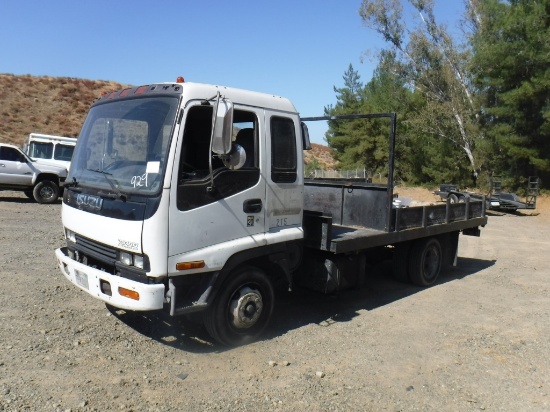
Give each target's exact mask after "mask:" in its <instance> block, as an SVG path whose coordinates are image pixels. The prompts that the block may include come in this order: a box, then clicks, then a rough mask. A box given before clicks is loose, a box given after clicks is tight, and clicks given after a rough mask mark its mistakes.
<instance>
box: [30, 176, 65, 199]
mask: <svg viewBox="0 0 550 412" xmlns="http://www.w3.org/2000/svg"><path fill="white" fill-rule="evenodd" d="M32 193H33V197H34V200H36V201H37V202H38V203H54V202H55V201H56V200H57V199H58V198H59V186H57V185H56V184H55V183H54V182H52V181H51V180H43V181H41V182H38V183H37V184H36V186H34V189H33V191H32Z"/></svg>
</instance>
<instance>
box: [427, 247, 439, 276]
mask: <svg viewBox="0 0 550 412" xmlns="http://www.w3.org/2000/svg"><path fill="white" fill-rule="evenodd" d="M438 270H439V252H438V250H437V249H436V248H434V247H431V248H429V249H428V250H427V251H426V255H425V256H424V276H425V278H426V279H432V278H433V277H434V276H435V275H436V274H437V271H438Z"/></svg>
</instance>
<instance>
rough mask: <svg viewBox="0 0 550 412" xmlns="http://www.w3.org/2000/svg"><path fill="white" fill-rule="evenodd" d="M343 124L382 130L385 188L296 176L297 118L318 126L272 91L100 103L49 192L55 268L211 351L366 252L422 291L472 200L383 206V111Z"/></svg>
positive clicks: (351, 275)
mask: <svg viewBox="0 0 550 412" xmlns="http://www.w3.org/2000/svg"><path fill="white" fill-rule="evenodd" d="M349 117H350V116H344V117H339V119H340V118H341V119H345V118H349ZM356 117H364V118H382V119H384V118H385V119H387V121H388V125H389V129H390V133H389V134H388V135H389V143H388V144H389V146H390V151H389V153H390V159H389V169H388V175H389V176H388V182H389V183H388V184H387V185H381V184H372V183H367V182H363V183H360V182H345V181H344V182H342V181H318V180H315V181H305V180H304V177H303V175H304V165H303V156H302V149H308V148H309V146H310V145H309V135H308V131H307V126H306V124H305V122H306V121H317V120H327V118H325V117H320V118H308V119H300V116H299V114H298V112H297V111H296V109H295V108H294V106H293V105H292V103H291V102H290V101H289V100H287V99H285V98H282V97H278V96H273V95H269V94H262V93H256V92H252V91H246V90H238V89H233V88H228V87H220V86H214V85H205V84H195V83H184V82H183V81H182V80H181V79H180V81H178V82H175V83H159V84H152V85H147V86H141V87H136V88H130V89H125V90H122V91H116V92H112V93H110V94H108V95H106V96H104V97H101V98H100V99H99V100H97V101H96V102H95V103H94V104H93V106H92V107H91V109H90V112H89V113H88V116H87V118H86V121H85V123H84V125H83V128H82V132H81V134H80V136H79V139H78V142H77V145H76V150H75V153H74V156H73V161H72V164H71V169H70V173H69V177H68V183H67V185H66V190H65V194H64V197H63V205H62V221H63V227H64V233H65V236H66V242H67V244H66V246H65V247H62V248H60V249H57V250H56V251H55V254H56V257H57V260H58V263H59V268H60V270H61V272H62V273H63V275H64V276H65V277H66V278H67V279H68V280H69V281H71V282H72V283H73V284H74V285H76V286H78V287H79V288H81V289H82V290H84V291H86V292H87V293H89V294H90V295H91V296H93V297H95V298H98V299H100V300H102V301H104V302H105V303H106V304H108V305H111V306H114V307H117V308H121V309H127V310H136V311H152V310H158V309H165V310H167V311H168V312H169V313H170V314H171V315H181V314H190V313H194V312H202V315H203V322H204V324H205V326H206V329H207V330H208V332H209V333H210V335H211V336H212V337H213V338H214V339H215V340H217V341H218V342H220V343H222V344H225V345H239V344H243V343H246V342H250V341H251V340H254V339H256V338H257V337H258V336H260V334H261V333H262V332H263V331H264V329H265V328H266V326H267V325H268V322H269V320H270V318H271V315H272V312H273V308H274V305H275V289H277V288H278V287H279V286H282V287H283V288H284V289H289V288H291V289H292V288H294V287H295V286H298V285H300V286H304V287H309V288H312V289H315V290H320V291H323V292H325V293H334V292H336V291H339V290H342V289H345V288H348V287H353V286H358V285H361V284H363V283H364V282H365V277H366V269H365V268H366V262H367V258H368V259H369V260H370V259H374V258H378V257H380V256H390V257H391V256H392V255H393V261H394V268H395V275H396V277H398V278H399V279H401V280H406V281H412V282H413V283H415V284H418V285H422V286H429V285H432V284H433V283H434V282H435V281H436V280H437V278H438V275H439V273H440V270H441V268H442V267H444V266H446V265H447V264H450V263H452V262H454V261H455V257H456V252H457V245H458V239H459V233H460V232H462V233H463V234H465V235H475V236H479V234H480V229H479V228H480V226H484V225H485V224H486V223H487V218H486V217H485V214H484V212H485V210H484V203H483V202H474V201H471V202H466V203H464V204H450V203H448V204H446V205H436V206H433V205H429V206H423V207H410V208H397V207H393V203H394V200H395V199H394V195H393V187H392V184H391V182H392V181H393V164H394V159H393V153H394V150H393V148H394V144H395V128H396V115H395V114H391V113H390V114H379V115H378V114H373V115H359V116H356ZM331 119H336V118H331ZM312 310H314V308H312Z"/></svg>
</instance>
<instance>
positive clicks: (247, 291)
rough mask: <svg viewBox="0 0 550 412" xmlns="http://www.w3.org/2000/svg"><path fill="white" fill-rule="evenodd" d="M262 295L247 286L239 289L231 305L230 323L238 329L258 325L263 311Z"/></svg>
mask: <svg viewBox="0 0 550 412" xmlns="http://www.w3.org/2000/svg"><path fill="white" fill-rule="evenodd" d="M263 307H264V305H263V300H262V294H261V293H260V291H259V290H257V289H252V288H251V287H249V286H245V287H243V288H241V289H239V290H238V291H237V292H236V293H235V294H234V295H233V298H232V299H231V301H230V303H229V313H230V315H231V319H230V323H231V325H232V326H233V327H234V328H236V329H248V328H251V327H252V326H254V325H255V324H256V322H257V321H258V319H259V318H260V316H261V314H262V310H263Z"/></svg>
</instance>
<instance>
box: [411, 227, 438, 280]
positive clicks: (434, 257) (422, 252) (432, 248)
mask: <svg viewBox="0 0 550 412" xmlns="http://www.w3.org/2000/svg"><path fill="white" fill-rule="evenodd" d="M442 263H443V251H442V249H441V243H439V240H437V239H436V238H434V237H431V238H426V239H419V240H417V241H416V242H414V243H413V245H412V248H411V254H410V258H409V276H410V278H411V281H412V283H414V284H415V285H418V286H431V285H433V284H434V283H435V281H436V280H437V277H438V276H439V272H440V270H441V265H442Z"/></svg>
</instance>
